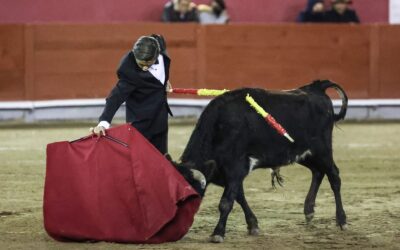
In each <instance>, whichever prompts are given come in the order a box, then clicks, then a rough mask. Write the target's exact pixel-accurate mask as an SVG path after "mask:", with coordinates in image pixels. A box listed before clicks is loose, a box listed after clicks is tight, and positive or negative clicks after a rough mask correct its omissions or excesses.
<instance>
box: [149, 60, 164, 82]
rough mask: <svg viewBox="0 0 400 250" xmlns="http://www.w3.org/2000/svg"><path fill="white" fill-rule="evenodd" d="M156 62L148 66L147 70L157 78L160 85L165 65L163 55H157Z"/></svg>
mask: <svg viewBox="0 0 400 250" xmlns="http://www.w3.org/2000/svg"><path fill="white" fill-rule="evenodd" d="M157 60H158V64H153V65H151V66H150V68H149V72H150V73H151V74H152V75H153V76H154V77H155V78H157V79H158V80H159V81H160V82H161V84H162V85H164V82H165V67H164V57H163V56H162V55H159V56H158V57H157Z"/></svg>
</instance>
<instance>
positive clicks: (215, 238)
mask: <svg viewBox="0 0 400 250" xmlns="http://www.w3.org/2000/svg"><path fill="white" fill-rule="evenodd" d="M210 242H212V243H222V242H224V237H222V236H221V235H211V237H210Z"/></svg>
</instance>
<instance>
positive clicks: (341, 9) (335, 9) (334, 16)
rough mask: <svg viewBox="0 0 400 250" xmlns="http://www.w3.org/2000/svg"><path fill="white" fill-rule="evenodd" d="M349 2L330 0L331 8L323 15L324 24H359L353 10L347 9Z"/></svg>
mask: <svg viewBox="0 0 400 250" xmlns="http://www.w3.org/2000/svg"><path fill="white" fill-rule="evenodd" d="M351 3H352V2H351V0H332V8H331V9H330V10H329V11H327V12H326V13H325V20H326V22H330V23H359V22H360V20H359V19H358V16H357V13H356V12H355V10H352V9H350V8H349V5H350V4H351Z"/></svg>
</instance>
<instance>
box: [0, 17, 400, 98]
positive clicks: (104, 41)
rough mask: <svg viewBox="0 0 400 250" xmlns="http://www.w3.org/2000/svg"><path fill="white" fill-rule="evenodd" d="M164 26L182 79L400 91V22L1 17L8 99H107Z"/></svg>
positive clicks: (0, 93)
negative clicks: (10, 20) (139, 45)
mask: <svg viewBox="0 0 400 250" xmlns="http://www.w3.org/2000/svg"><path fill="white" fill-rule="evenodd" d="M149 33H162V34H164V36H165V37H166V39H167V41H168V51H169V54H170V56H171V58H172V60H173V63H172V67H171V81H172V83H173V85H174V87H193V88H200V87H202V88H229V89H232V88H238V87H242V86H253V87H261V88H269V89H289V88H294V87H298V86H299V85H301V84H304V83H308V82H310V81H312V80H314V79H317V78H320V79H331V80H333V81H336V82H338V83H339V84H341V85H342V86H343V87H344V88H345V89H346V91H347V92H348V95H349V97H350V98H400V84H399V82H400V74H399V73H398V65H400V26H390V25H312V24H310V25H296V24H287V25H279V24H276V25H250V24H242V25H227V26H201V25H196V24H160V23H133V24H85V25H82V24H80V25H78V24H68V25H67V24H51V25H49V24H47V25H43V24H40V25H39V24H35V25H0V49H1V50H0V52H1V53H0V100H42V99H66V98H103V97H105V96H106V95H107V94H108V92H109V90H110V89H111V87H112V86H113V85H114V84H115V82H116V76H115V70H116V67H117V66H118V63H119V60H120V58H121V57H122V56H123V54H124V53H126V52H127V51H128V50H130V48H131V47H132V44H133V41H135V40H136V39H137V38H138V37H139V36H141V35H143V34H149Z"/></svg>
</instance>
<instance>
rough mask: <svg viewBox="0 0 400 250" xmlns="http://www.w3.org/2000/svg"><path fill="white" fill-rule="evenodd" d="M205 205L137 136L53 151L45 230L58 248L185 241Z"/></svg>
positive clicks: (113, 132)
mask: <svg viewBox="0 0 400 250" xmlns="http://www.w3.org/2000/svg"><path fill="white" fill-rule="evenodd" d="M200 202H201V198H200V196H199V195H198V193H197V192H196V191H195V190H194V189H193V188H192V187H191V186H190V185H189V184H188V183H187V182H186V180H185V179H184V178H183V177H182V176H181V175H180V173H179V172H178V171H177V170H176V169H175V168H174V167H173V166H172V165H171V163H170V162H169V161H168V160H166V159H165V157H164V156H163V155H161V153H159V151H158V150H157V149H156V148H155V147H154V146H153V145H151V144H150V143H149V142H148V141H147V140H146V139H145V138H144V137H143V136H142V135H141V134H140V133H139V132H138V131H137V130H136V129H135V128H133V127H132V126H131V125H129V124H126V125H122V126H118V127H114V128H111V129H109V130H107V137H93V136H88V137H84V138H82V139H80V140H77V141H74V142H68V141H63V142H56V143H51V144H49V145H47V168H46V180H45V190H44V204H43V214H44V225H45V229H46V231H47V232H48V234H49V235H50V236H52V237H53V238H55V239H57V240H76V241H87V240H94V241H112V242H131V243H161V242H168V241H176V240H179V239H180V238H182V237H183V236H184V235H185V234H186V233H187V232H188V230H189V228H190V226H191V225H192V223H193V219H194V215H195V213H196V212H197V210H198V208H199V206H200Z"/></svg>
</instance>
